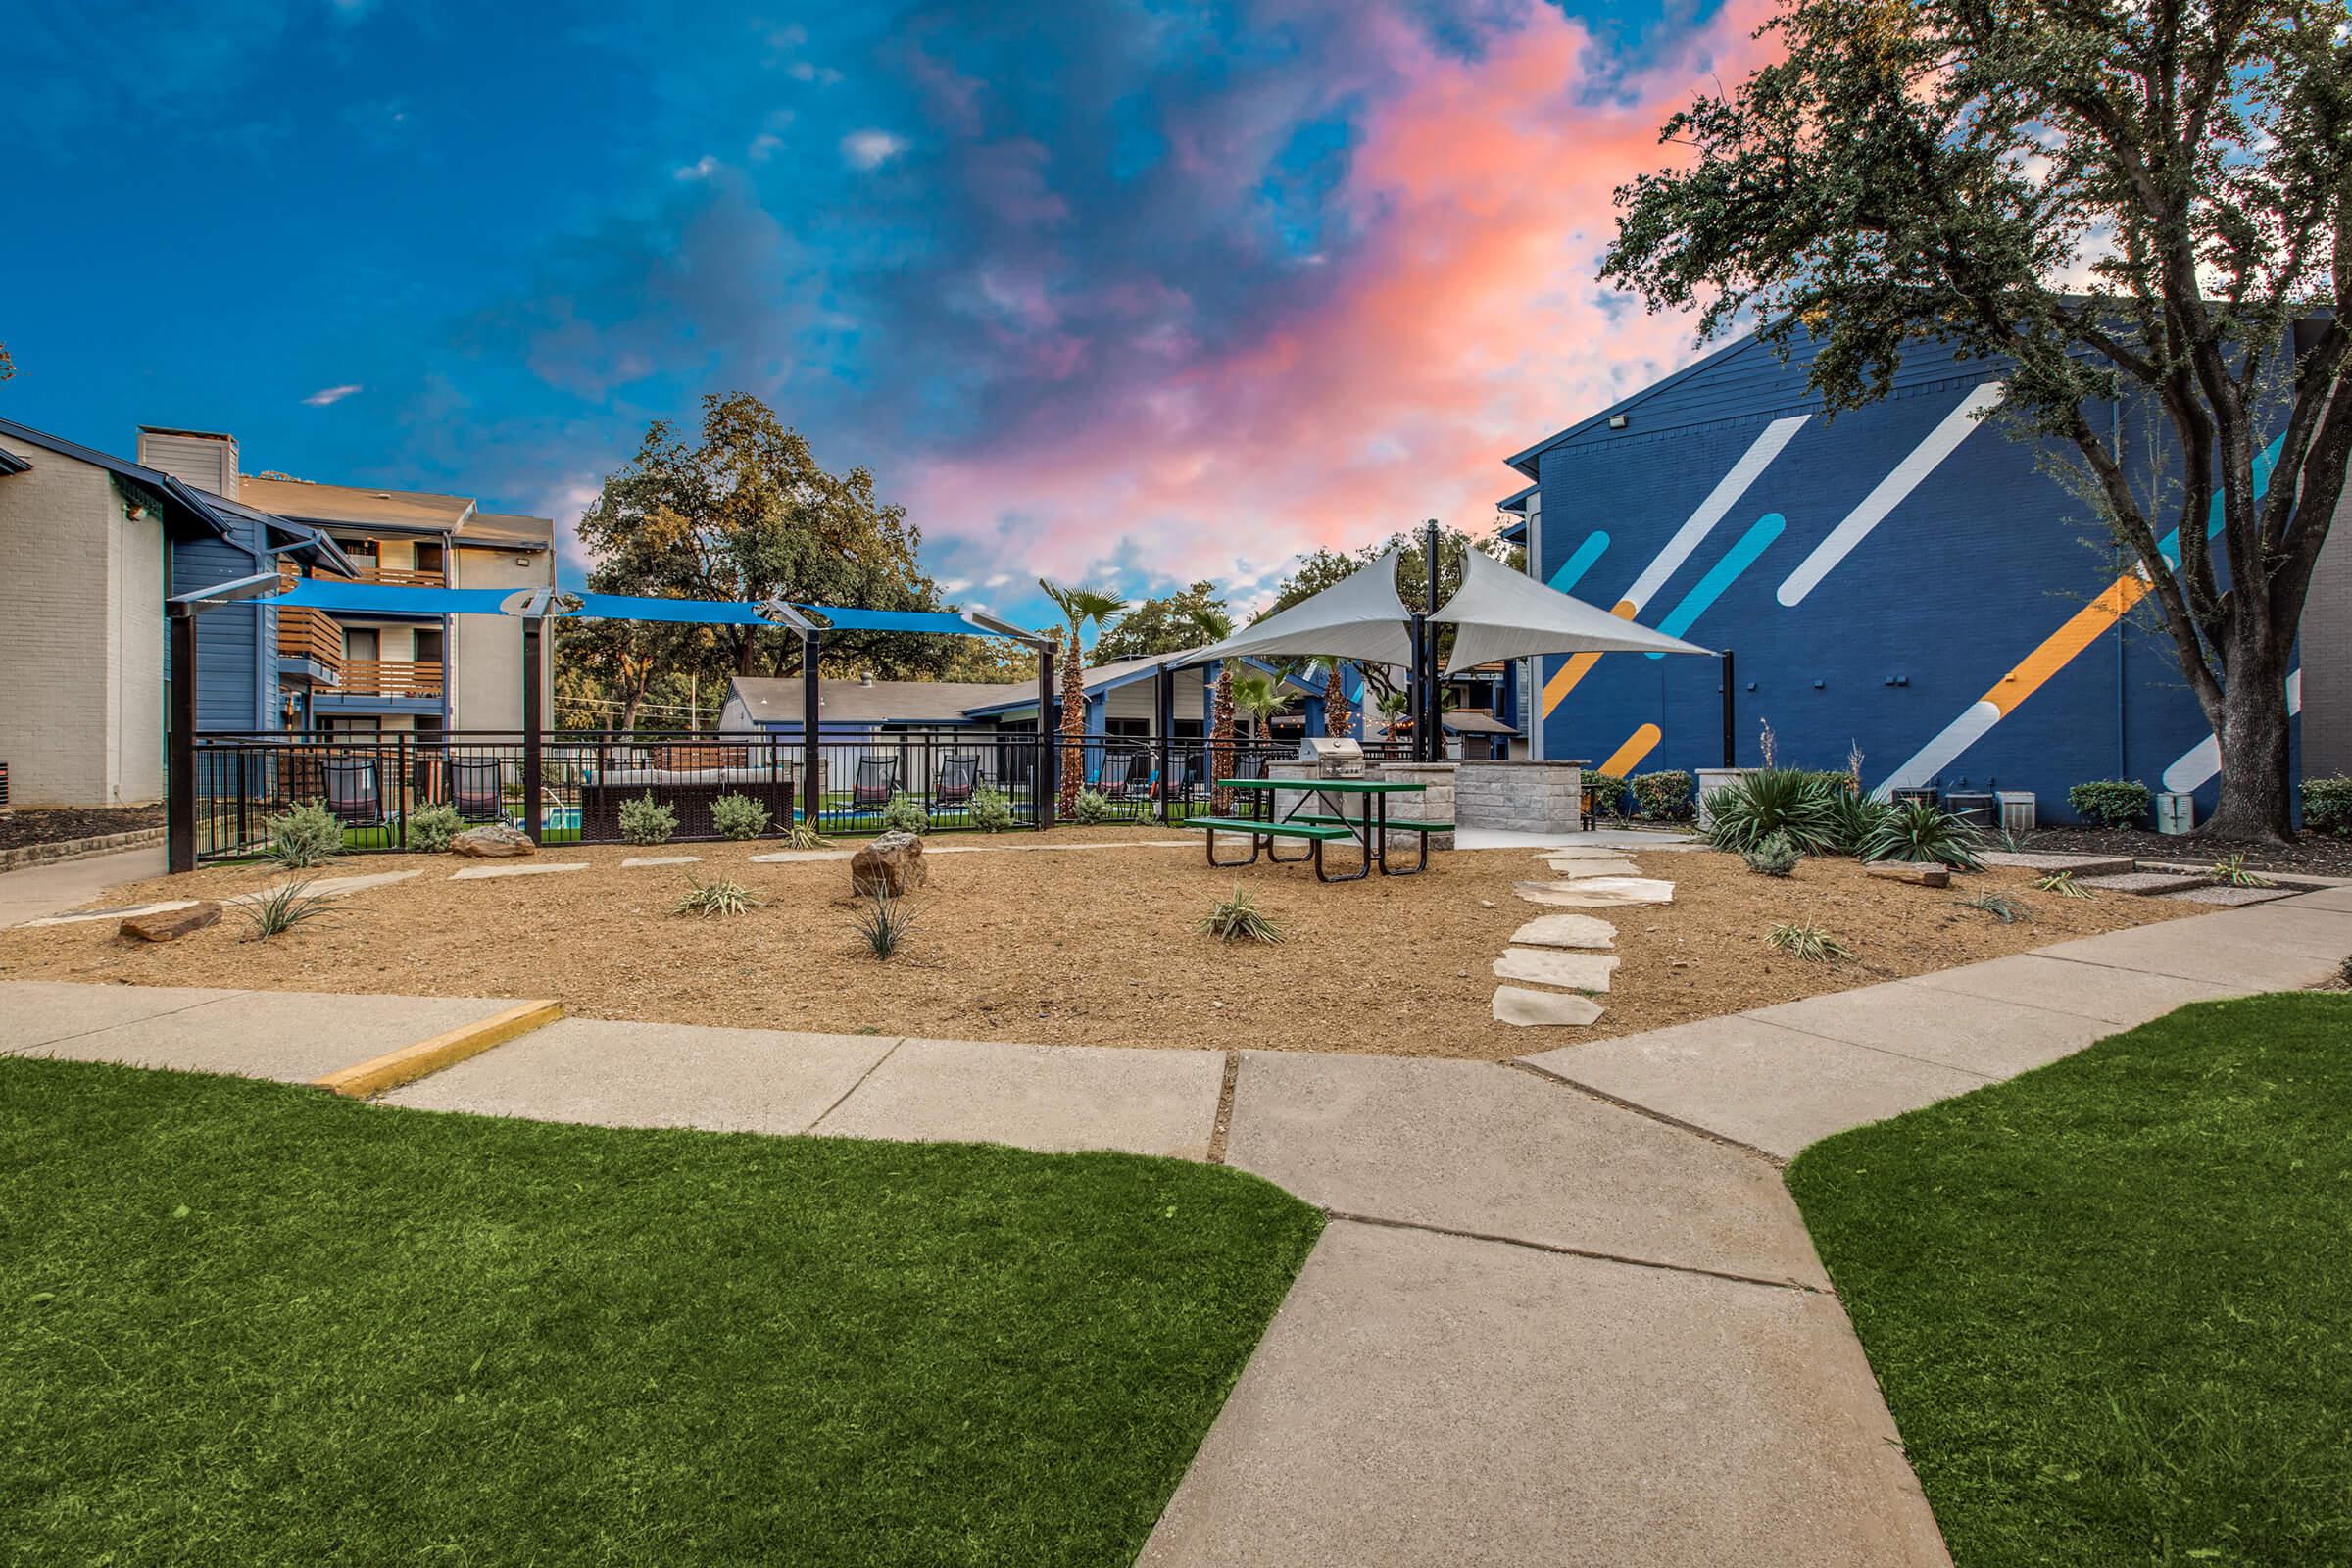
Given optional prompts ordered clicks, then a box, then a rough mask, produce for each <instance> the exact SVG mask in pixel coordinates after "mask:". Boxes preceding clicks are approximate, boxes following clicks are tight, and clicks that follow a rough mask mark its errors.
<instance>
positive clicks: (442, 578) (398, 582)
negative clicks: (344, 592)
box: [352, 563, 449, 588]
mask: <svg viewBox="0 0 2352 1568" xmlns="http://www.w3.org/2000/svg"><path fill="white" fill-rule="evenodd" d="M354 564H357V563H354ZM352 581H354V582H372V583H382V584H384V585H385V586H387V587H392V588H446V587H448V586H449V573H448V572H446V571H443V570H441V569H440V568H439V567H435V568H433V569H432V570H430V571H415V570H412V569H410V568H409V567H407V566H369V565H361V566H360V568H359V575H358V576H356V577H354V578H353V579H352Z"/></svg>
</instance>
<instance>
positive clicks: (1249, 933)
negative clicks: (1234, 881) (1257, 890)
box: [1201, 886, 1283, 942]
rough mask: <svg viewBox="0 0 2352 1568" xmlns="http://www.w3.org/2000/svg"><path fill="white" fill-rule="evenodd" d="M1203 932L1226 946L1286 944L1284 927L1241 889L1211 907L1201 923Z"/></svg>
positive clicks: (1245, 890)
mask: <svg viewBox="0 0 2352 1568" xmlns="http://www.w3.org/2000/svg"><path fill="white" fill-rule="evenodd" d="M1201 930H1202V931H1205V932H1206V933H1208V934H1209V935H1210V936H1212V937H1222V938H1224V939H1225V940H1226V941H1227V942H1280V941H1282V940H1283V930H1282V926H1281V925H1280V924H1279V923H1277V922H1276V921H1275V919H1274V918H1273V916H1271V915H1269V914H1267V913H1266V911H1265V910H1263V909H1261V908H1259V907H1257V900H1256V898H1255V897H1254V896H1253V895H1252V894H1250V892H1249V891H1248V890H1247V889H1245V888H1241V887H1238V886H1237V887H1236V888H1235V889H1234V890H1233V897H1232V898H1230V899H1219V900H1218V901H1217V902H1216V903H1215V904H1213V905H1211V906H1210V907H1209V911H1208V918H1207V919H1205V920H1203V921H1201Z"/></svg>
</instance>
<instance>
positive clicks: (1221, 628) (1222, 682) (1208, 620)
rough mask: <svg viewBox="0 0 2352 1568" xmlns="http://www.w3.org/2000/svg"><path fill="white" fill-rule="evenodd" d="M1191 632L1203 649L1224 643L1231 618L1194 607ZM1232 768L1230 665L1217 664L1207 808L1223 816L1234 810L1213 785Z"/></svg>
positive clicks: (1224, 793)
mask: <svg viewBox="0 0 2352 1568" xmlns="http://www.w3.org/2000/svg"><path fill="white" fill-rule="evenodd" d="M1190 618H1191V620H1192V623H1193V629H1194V630H1195V631H1197V632H1199V633H1200V634H1201V645H1202V646H1203V647H1206V646H1210V645H1213V644H1216V643H1221V642H1223V641H1224V640H1225V639H1226V638H1228V637H1230V636H1232V635H1233V617H1232V616H1231V615H1228V614H1227V613H1225V612H1224V611H1223V610H1221V609H1219V608H1218V607H1216V606H1215V605H1196V606H1194V607H1193V609H1192V613H1191V617H1190ZM1232 765H1233V661H1232V660H1230V659H1220V660H1218V661H1217V698H1216V703H1215V706H1214V707H1213V708H1212V709H1211V710H1210V711H1209V725H1208V776H1209V779H1210V780H1211V786H1210V789H1209V792H1208V809H1209V810H1210V812H1211V813H1212V814H1214V815H1217V816H1223V815H1225V814H1226V812H1228V811H1229V810H1231V809H1233V797H1232V795H1231V793H1230V792H1229V791H1225V790H1220V789H1217V788H1216V787H1215V786H1214V781H1215V780H1217V779H1220V778H1223V777H1225V776H1226V775H1227V774H1228V773H1229V772H1230V771H1231V770H1232Z"/></svg>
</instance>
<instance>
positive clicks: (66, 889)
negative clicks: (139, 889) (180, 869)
mask: <svg viewBox="0 0 2352 1568" xmlns="http://www.w3.org/2000/svg"><path fill="white" fill-rule="evenodd" d="M163 874H164V852H163V848H162V846H160V845H149V846H147V847H145V848H143V849H136V850H123V851H121V852H120V853H118V854H114V855H93V856H91V857H90V858H87V859H84V860H51V861H43V862H41V863H39V864H36V865H26V866H20V867H18V868H17V869H16V870H14V871H0V930H5V929H7V928H8V927H9V926H12V925H22V924H24V923H25V921H27V920H38V919H40V918H41V917H42V916H44V915H51V914H63V913H65V912H66V911H67V910H68V909H73V908H78V907H81V906H82V905H84V904H87V903H89V902H90V901H91V900H92V899H94V898H96V897H98V895H99V894H101V893H104V892H105V891H106V890H107V889H108V888H111V887H117V886H120V885H121V884H123V883H124V882H142V881H145V880H146V879H147V878H149V877H155V876H162V875H163Z"/></svg>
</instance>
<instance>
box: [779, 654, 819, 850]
mask: <svg viewBox="0 0 2352 1568" xmlns="http://www.w3.org/2000/svg"><path fill="white" fill-rule="evenodd" d="M817 653H818V634H817V633H816V632H814V631H805V632H803V633H801V792H802V795H803V796H804V799H803V801H802V802H801V813H802V814H803V815H804V816H806V817H807V818H808V819H809V832H811V833H817V832H821V831H823V829H822V828H821V827H819V825H818V813H819V812H820V811H821V810H822V809H823V807H824V803H825V795H824V767H825V754H824V742H823V734H824V703H823V700H822V694H821V692H820V690H819V688H818V684H817V682H818V676H817ZM791 825H792V824H791V823H789V822H787V823H786V824H785V826H786V827H787V828H790V827H791Z"/></svg>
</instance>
